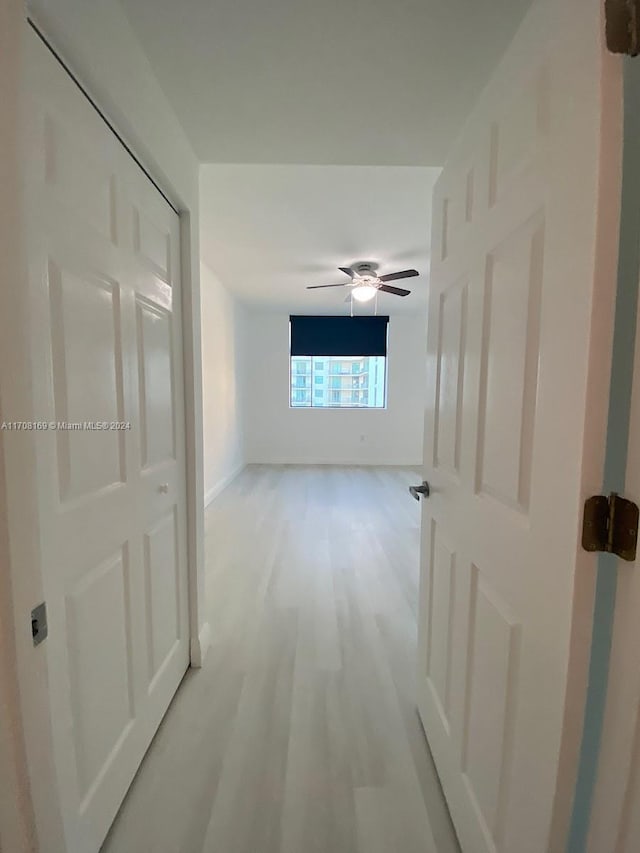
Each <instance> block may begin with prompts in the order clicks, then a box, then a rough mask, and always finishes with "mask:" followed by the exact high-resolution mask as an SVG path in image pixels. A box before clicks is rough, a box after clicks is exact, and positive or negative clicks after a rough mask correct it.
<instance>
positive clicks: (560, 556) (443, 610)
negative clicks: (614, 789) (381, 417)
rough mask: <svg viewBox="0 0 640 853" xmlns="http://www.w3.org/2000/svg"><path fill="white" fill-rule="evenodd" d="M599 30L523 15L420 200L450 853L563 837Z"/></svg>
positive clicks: (588, 420) (437, 653) (591, 427)
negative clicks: (427, 256)
mask: <svg viewBox="0 0 640 853" xmlns="http://www.w3.org/2000/svg"><path fill="white" fill-rule="evenodd" d="M600 14H601V9H600V4H599V3H598V2H597V0H589V2H588V3H587V4H586V5H585V3H584V2H578V0H560V2H557V0H556V2H547V0H538V2H535V3H534V4H533V6H532V8H531V10H530V13H529V15H528V16H527V18H526V19H525V21H524V23H523V25H522V27H521V29H520V31H519V32H518V34H517V36H516V37H515V39H514V42H513V44H512V45H511V47H510V49H509V51H508V52H507V54H506V56H505V57H504V59H503V60H502V62H501V63H500V65H499V66H498V68H497V70H496V72H495V73H494V75H493V77H492V79H491V81H490V83H489V86H488V87H487V89H486V90H485V92H484V93H483V95H482V97H481V99H480V101H479V103H478V105H477V107H476V109H475V110H474V112H473V113H472V115H471V116H470V118H469V121H468V123H467V125H466V128H465V131H464V132H463V134H462V136H461V137H460V139H459V140H458V142H457V143H456V145H455V146H454V147H453V149H452V151H451V154H450V157H449V159H448V162H447V165H446V166H445V168H444V170H443V173H442V175H441V177H440V179H439V182H438V184H437V186H436V189H435V194H434V207H433V209H434V225H433V239H432V245H433V247H434V251H433V253H432V266H431V283H430V296H429V321H428V323H429V325H428V389H427V406H426V416H425V427H426V428H425V452H424V459H425V471H424V474H425V478H426V479H427V480H429V482H430V484H431V486H432V491H431V496H430V497H429V498H428V499H426V500H424V501H423V525H422V531H423V533H422V546H421V550H422V568H421V594H420V630H419V670H418V694H419V709H420V715H421V718H422V721H423V724H424V728H425V731H426V734H427V737H428V739H429V742H430V745H431V748H432V751H433V754H434V758H435V760H436V764H437V766H438V770H439V773H440V776H441V780H442V784H443V788H444V791H445V794H446V796H447V800H448V803H449V807H450V810H451V814H452V817H453V820H454V823H455V825H456V829H457V832H458V836H459V839H460V843H461V846H462V848H463V850H464V851H465V853H497V851H500V853H507V851H508V852H509V853H543V851H547V850H559V849H562V848H563V843H564V837H565V834H566V831H567V827H568V816H569V815H568V806H567V803H570V801H571V795H572V790H573V788H572V786H573V784H574V782H575V772H576V762H575V756H576V753H577V743H578V741H579V736H580V731H579V723H578V724H577V723H576V721H580V720H581V719H582V717H581V708H582V705H581V703H582V702H583V700H584V689H585V684H586V655H585V654H584V653H582V652H581V651H579V650H577V649H578V645H579V644H577V643H576V642H575V639H574V637H575V632H576V631H579V632H581V636H582V635H583V634H584V631H585V626H586V625H588V624H589V619H590V615H591V610H590V606H591V603H592V599H591V598H590V595H589V590H590V589H591V588H592V584H593V558H592V557H589V556H587V555H586V554H584V553H583V552H582V551H581V550H580V548H579V534H580V524H581V506H582V502H583V499H584V495H585V491H586V490H587V489H589V490H591V489H593V488H595V487H594V485H593V482H594V481H595V482H597V487H599V485H600V482H601V473H602V454H603V448H602V446H601V444H599V443H597V441H596V439H599V438H600V436H601V429H600V427H601V425H602V424H603V423H604V421H605V418H606V399H607V394H606V391H607V388H606V384H605V383H606V380H605V379H603V376H606V375H608V367H607V368H606V369H605V370H603V369H602V365H603V364H604V365H608V363H609V362H608V359H609V358H610V340H611V328H612V313H613V312H612V306H613V296H614V291H613V285H614V279H613V276H610V275H608V274H603V270H602V262H601V261H600V259H599V255H598V254H597V252H595V251H594V248H593V247H594V246H595V245H597V244H598V243H599V241H601V240H602V239H604V240H605V241H606V242H611V241H613V242H614V243H615V240H616V238H617V232H616V226H617V223H616V220H615V217H611V218H607V217H603V216H602V215H601V210H602V209H603V205H604V204H605V201H606V202H607V204H609V198H610V197H612V198H614V199H615V200H617V198H618V194H619V185H616V184H615V182H614V183H611V184H610V185H608V186H607V187H606V188H604V187H603V185H602V184H601V182H600V179H599V175H600V170H601V163H602V160H603V158H605V157H606V156H608V155H609V154H610V152H613V156H614V157H615V156H617V153H618V151H619V144H620V135H619V128H617V127H616V126H615V123H612V124H611V125H610V126H607V127H606V128H605V130H606V132H605V131H603V127H605V124H604V122H603V116H602V112H603V106H602V104H603V103H604V102H605V101H610V102H612V103H615V102H616V100H619V99H620V86H619V82H620V81H619V65H618V64H616V63H617V60H613V59H611V58H610V57H606V56H605V54H604V51H603V47H602V44H601V41H602V33H603V30H602V28H601V21H600ZM551 81H553V85H551ZM600 98H602V100H600ZM614 207H615V205H614ZM608 272H613V270H612V269H611V270H607V273H608ZM596 305H597V306H598V307H597V310H596V309H595V306H596ZM596 352H597V354H598V356H597V359H595V358H594V353H596ZM596 361H597V367H596V366H595V364H596ZM600 392H602V393H600ZM587 411H588V413H589V416H588V417H587ZM587 484H591V485H587ZM575 709H579V710H578V712H577V713H576V712H575Z"/></svg>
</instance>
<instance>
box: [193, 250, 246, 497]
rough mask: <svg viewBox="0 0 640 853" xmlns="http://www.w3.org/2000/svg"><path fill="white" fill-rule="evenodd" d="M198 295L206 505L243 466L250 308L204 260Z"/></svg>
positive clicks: (201, 267)
mask: <svg viewBox="0 0 640 853" xmlns="http://www.w3.org/2000/svg"><path fill="white" fill-rule="evenodd" d="M200 293H201V297H202V305H201V307H202V408H203V415H204V502H205V506H206V505H207V504H208V503H210V502H211V501H212V500H213V499H214V498H215V496H216V495H217V494H219V493H220V492H221V491H222V489H223V488H224V487H225V486H226V485H227V483H229V482H231V480H232V479H233V478H234V477H235V475H236V474H238V472H239V471H240V470H241V469H242V468H243V466H244V434H243V429H244V418H243V407H242V402H243V396H244V395H243V379H244V356H245V345H246V335H245V325H246V312H245V309H244V308H243V306H242V305H241V303H240V302H239V301H238V299H236V298H235V297H234V296H232V295H231V294H230V293H229V291H227V290H226V289H225V287H224V286H223V284H222V282H221V281H220V280H219V279H218V277H217V276H216V274H215V273H214V272H213V270H211V269H210V268H209V267H208V266H207V265H206V264H204V263H203V264H201V266H200Z"/></svg>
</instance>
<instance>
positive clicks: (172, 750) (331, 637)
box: [103, 466, 459, 853]
mask: <svg viewBox="0 0 640 853" xmlns="http://www.w3.org/2000/svg"><path fill="white" fill-rule="evenodd" d="M416 476H417V475H416V473H413V472H411V471H409V470H407V469H393V468H380V469H376V468H355V467H353V468H349V467H339V466H321V467H311V466H249V467H248V468H247V469H246V470H245V471H244V472H243V473H242V474H241V475H240V476H239V477H238V478H237V479H236V480H235V481H234V482H233V483H232V484H231V485H230V486H229V487H228V488H227V489H226V490H225V491H224V492H223V493H222V494H221V495H220V496H219V497H218V498H217V499H216V501H215V502H214V503H213V504H212V505H211V506H210V507H209V509H208V510H207V512H206V518H205V530H206V558H207V606H208V610H209V619H210V623H211V627H212V633H213V646H212V649H211V651H210V653H209V655H208V657H207V660H206V663H205V666H204V668H203V669H202V670H200V671H193V672H189V673H188V674H187V676H186V678H185V680H184V683H183V685H182V687H181V688H180V690H179V692H178V694H177V695H176V697H175V699H174V702H173V703H172V705H171V708H170V709H169V711H168V713H167V715H166V717H165V720H164V722H163V724H162V726H161V728H160V730H159V732H158V735H157V736H156V738H155V740H154V742H153V744H152V746H151V748H150V750H149V752H148V754H147V757H146V758H145V761H144V763H143V765H142V767H141V768H140V771H139V773H138V775H137V777H136V779H135V781H134V784H133V785H132V787H131V790H130V791H129V794H128V796H127V799H126V801H125V803H124V804H123V807H122V809H121V811H120V814H119V815H118V818H117V819H116V822H115V823H114V826H113V827H112V830H111V832H110V834H109V837H108V839H107V841H106V842H105V845H104V848H103V850H104V853H147V851H148V853H458V850H459V848H458V845H457V843H456V839H455V834H454V832H453V829H452V826H451V822H450V820H449V816H448V812H447V809H446V804H445V803H444V799H443V797H442V792H441V790H440V786H439V782H438V778H437V774H436V772H435V769H434V766H433V762H432V759H431V755H430V753H429V749H428V746H427V743H426V740H425V738H424V733H423V731H422V728H421V726H420V722H419V719H418V716H417V714H416V710H415V704H416V703H415V660H416V642H417V640H416V636H417V630H416V614H417V596H418V562H419V509H418V505H417V504H416V503H415V502H414V501H412V500H411V498H410V497H409V494H408V489H407V487H408V485H409V484H410V483H412V482H414V481H415V480H416Z"/></svg>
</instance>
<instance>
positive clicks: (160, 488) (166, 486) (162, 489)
mask: <svg viewBox="0 0 640 853" xmlns="http://www.w3.org/2000/svg"><path fill="white" fill-rule="evenodd" d="M158 491H159V492H160V494H161V495H166V494H168V492H169V483H160V485H159V486H158Z"/></svg>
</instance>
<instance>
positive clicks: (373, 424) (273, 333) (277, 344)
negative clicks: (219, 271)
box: [245, 312, 426, 465]
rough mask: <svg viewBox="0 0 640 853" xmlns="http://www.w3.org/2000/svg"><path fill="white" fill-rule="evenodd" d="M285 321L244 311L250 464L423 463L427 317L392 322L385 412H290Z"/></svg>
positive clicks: (285, 317)
mask: <svg viewBox="0 0 640 853" xmlns="http://www.w3.org/2000/svg"><path fill="white" fill-rule="evenodd" d="M288 323H289V316H288V315H287V314H270V313H266V312H264V313H263V312H249V313H248V328H247V382H246V430H245V435H246V458H247V462H262V463H278V464H280V463H300V464H345V465H418V464H420V462H421V460H422V435H423V420H424V394H425V375H426V358H425V352H426V318H425V317H423V316H422V314H419V315H417V316H395V317H391V319H390V321H389V352H388V359H389V360H388V399H387V409H385V410H373V409H372V410H366V411H362V410H357V409H344V410H336V409H324V410H323V409H291V408H290V407H289V361H288V359H289V328H288Z"/></svg>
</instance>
